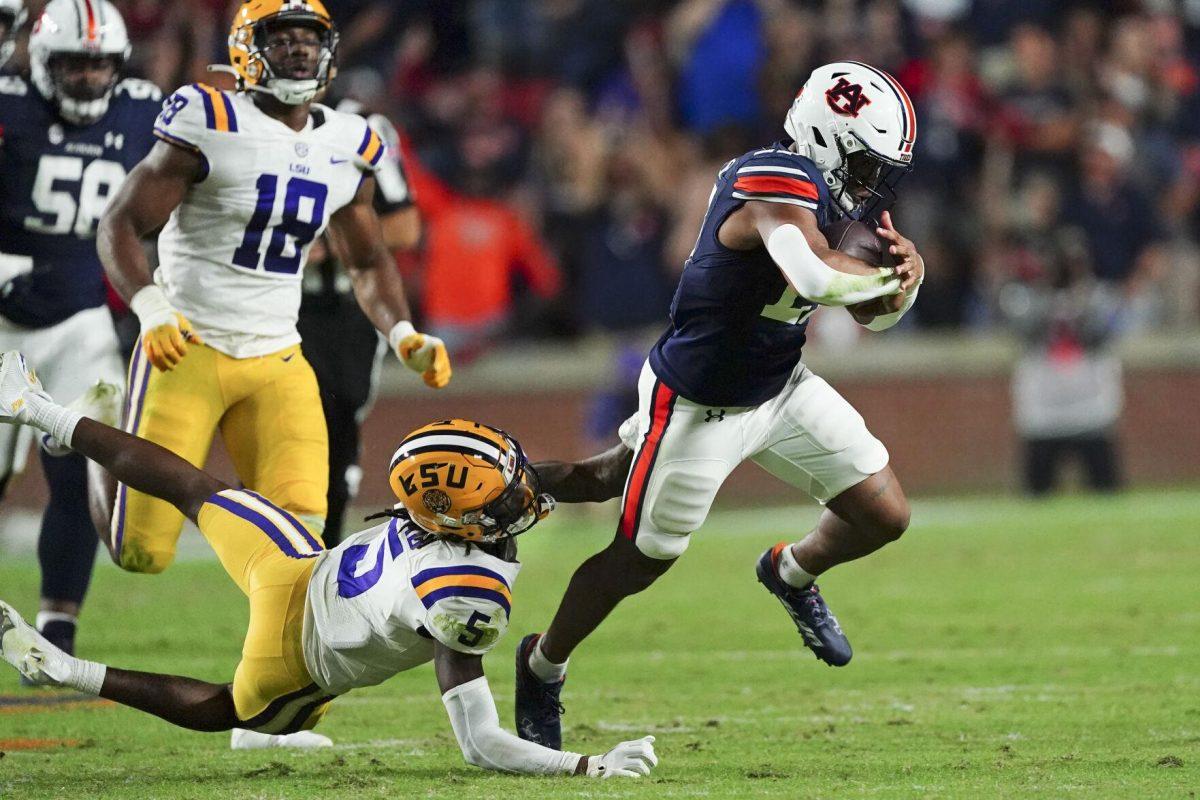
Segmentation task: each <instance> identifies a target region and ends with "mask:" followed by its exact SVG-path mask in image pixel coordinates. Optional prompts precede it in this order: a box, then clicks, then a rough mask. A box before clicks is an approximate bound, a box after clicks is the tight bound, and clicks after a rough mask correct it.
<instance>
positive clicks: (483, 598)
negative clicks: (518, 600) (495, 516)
mask: <svg viewBox="0 0 1200 800" xmlns="http://www.w3.org/2000/svg"><path fill="white" fill-rule="evenodd" d="M520 569H521V565H520V563H518V562H511V561H503V560H501V559H499V558H496V557H495V556H492V555H489V554H487V553H485V552H484V551H483V550H481V549H479V548H478V547H470V548H469V549H468V547H467V546H466V545H465V544H459V543H456V542H447V541H444V540H441V539H432V538H430V537H429V536H428V534H426V533H424V532H423V531H422V530H421V529H420V528H417V527H416V526H415V525H413V524H412V523H411V522H409V521H408V520H405V519H392V520H390V521H389V522H388V523H386V524H384V525H379V526H377V527H375V528H371V529H369V530H366V531H363V532H361V533H358V534H355V535H354V536H351V537H350V538H349V539H347V540H346V541H345V542H343V543H342V544H340V545H338V546H337V547H336V548H334V549H333V550H330V551H328V552H326V553H324V554H322V555H321V557H320V560H319V561H318V562H317V565H316V566H315V567H314V568H313V573H312V577H311V579H310V581H309V585H308V602H307V603H306V604H305V606H306V607H305V612H304V662H305V665H306V666H307V667H308V671H309V674H310V675H311V676H312V679H313V680H314V681H315V682H316V683H317V684H318V685H319V686H320V687H321V688H322V689H324V690H326V691H328V692H329V693H331V694H342V693H344V692H347V691H349V690H351V689H356V688H360V687H363V686H374V685H375V684H378V683H382V682H383V681H385V680H387V679H388V678H390V677H392V676H393V675H395V674H396V673H398V672H403V671H404V670H407V669H412V668H413V667H416V666H418V665H420V664H424V663H426V662H428V661H430V660H431V659H432V658H433V650H434V641H435V640H436V641H439V642H441V643H442V644H444V645H445V646H447V647H449V648H451V649H453V650H457V651H459V652H462V653H469V654H474V655H482V654H484V653H486V652H487V651H488V650H490V649H491V648H492V647H493V646H494V645H495V644H496V642H498V641H499V640H500V637H501V636H502V635H503V634H504V631H505V629H506V628H507V627H508V616H509V612H510V610H511V607H512V585H513V583H514V581H515V580H516V577H517V573H518V572H519V571H520Z"/></svg>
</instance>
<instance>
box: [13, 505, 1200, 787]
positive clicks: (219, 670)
mask: <svg viewBox="0 0 1200 800" xmlns="http://www.w3.org/2000/svg"><path fill="white" fill-rule="evenodd" d="M815 515H816V511H815V508H814V507H811V506H809V507H800V508H794V509H772V510H766V511H758V512H754V511H737V512H724V513H718V514H715V515H714V516H713V517H712V519H710V521H709V523H708V525H707V526H706V528H705V529H704V530H703V531H702V532H701V533H700V534H699V535H697V536H696V537H695V539H694V541H693V544H692V547H691V549H690V550H689V552H688V553H687V554H686V556H685V557H684V558H683V559H682V560H681V562H680V563H679V565H678V566H677V567H676V568H675V570H674V571H673V572H672V573H670V574H668V575H667V576H666V577H665V578H664V579H663V580H662V581H661V582H660V584H659V585H658V586H656V587H654V588H653V589H651V590H650V591H649V592H647V593H645V594H643V595H641V596H639V597H637V598H634V599H633V600H631V601H629V602H628V603H627V604H625V605H624V606H622V607H621V608H620V609H619V610H618V612H617V613H616V614H615V615H614V616H613V617H612V618H611V619H610V620H609V621H608V622H607V624H606V625H605V626H603V627H602V628H601V629H600V630H599V631H598V632H597V634H596V635H595V636H594V637H593V638H592V639H591V640H589V641H588V642H587V643H586V644H585V645H584V646H583V648H582V649H581V650H580V651H579V652H578V653H577V654H576V657H575V659H574V661H573V663H572V667H571V675H570V679H569V681H568V683H567V687H566V690H565V693H564V701H565V703H566V704H567V707H568V714H567V716H566V718H565V720H564V722H565V732H564V738H565V741H566V745H567V747H569V748H570V749H573V750H580V751H583V752H600V751H602V750H604V749H606V748H607V747H608V746H611V745H612V744H614V743H616V742H617V741H619V740H621V739H628V738H634V737H636V736H640V735H642V734H643V733H653V734H655V735H656V736H657V737H658V741H657V744H656V747H657V749H658V752H659V754H660V757H661V764H660V766H659V768H658V770H657V771H656V772H655V773H654V775H653V776H652V777H651V778H649V779H643V780H640V781H636V782H634V781H617V780H612V781H607V782H603V783H601V782H587V781H585V780H584V779H579V778H576V779H568V778H562V779H538V778H517V777H510V776H503V775H494V774H488V773H485V772H482V771H479V770H476V769H474V768H471V767H468V766H466V765H465V764H464V763H463V761H462V758H461V756H460V755H459V752H458V747H457V745H456V744H455V742H454V740H453V737H452V735H451V733H450V728H449V724H448V722H447V720H446V717H445V713H444V711H443V709H442V705H441V702H440V699H439V697H438V693H437V690H436V688H435V683H434V678H433V674H432V670H431V669H430V668H429V667H423V668H420V669H417V670H414V671H412V672H410V673H407V674H404V675H400V676H398V677H396V678H395V679H393V680H392V681H390V682H389V683H387V684H385V685H383V686H380V687H376V688H375V689H372V690H365V691H362V692H359V693H356V694H353V695H350V696H348V697H344V698H342V699H340V700H339V701H338V702H337V703H335V705H334V708H333V711H332V712H331V713H330V714H329V716H328V717H327V719H326V721H325V723H324V724H323V725H322V727H321V730H322V731H323V732H324V733H326V734H328V735H330V736H332V737H333V738H334V740H335V741H336V742H337V746H336V747H335V748H334V749H332V750H323V751H319V752H316V753H311V752H310V753H306V754H296V753H288V752H282V751H267V752H262V751H259V752H252V753H245V752H243V753H233V752H231V751H229V749H228V737H227V735H201V734H195V733H188V732H185V731H182V730H178V729H176V728H173V727H171V726H169V725H167V724H165V723H163V722H160V721H158V720H156V719H154V718H151V717H148V716H145V715H142V714H139V713H137V712H134V711H129V710H126V709H121V708H117V707H114V706H99V707H97V706H88V707H79V706H70V705H60V706H50V705H42V706H32V707H31V706H17V705H14V698H17V699H27V698H31V697H35V698H52V697H54V696H55V695H54V693H52V692H46V691H41V692H28V691H21V690H19V689H18V688H17V681H16V675H15V673H13V672H11V671H9V672H5V673H2V674H0V694H3V695H4V699H3V700H0V703H4V704H5V705H3V706H0V740H2V741H0V749H3V750H7V752H6V753H5V754H4V756H3V758H2V759H0V797H5V798H9V797H11V798H22V799H24V798H41V797H71V798H79V797H86V798H93V797H95V798H100V797H179V798H185V797H186V798H209V797H230V798H234V797H236V798H276V797H317V796H320V797H353V798H356V799H357V798H373V797H379V798H384V797H386V798H409V797H421V798H426V797H431V798H467V797H470V798H474V797H495V798H498V797H531V798H539V800H540V799H541V798H556V797H578V796H586V797H622V798H624V797H655V798H658V797H687V798H690V797H714V798H715V797H722V798H723V797H738V798H740V797H767V796H775V797H804V798H817V797H831V798H832V797H838V798H843V797H922V798H924V797H971V798H975V797H1019V798H1026V797H1053V798H1059V797H1086V798H1118V797H1119V798H1149V797H1170V798H1194V797H1196V795H1197V792H1200V603H1198V601H1200V591H1198V589H1200V577H1198V573H1200V536H1198V534H1200V492H1187V491H1171V492H1157V493H1136V494H1130V495H1127V496H1125V497H1121V498H1114V499H1107V498H1100V499H1098V498H1090V497H1071V498H1065V499H1061V500H1052V501H1047V502H1044V503H1030V502H1024V501H1019V500H1007V499H974V498H967V499H945V500H936V501H927V502H918V503H916V504H915V514H914V523H913V527H912V529H911V530H910V532H909V533H908V535H907V536H906V537H905V538H904V540H902V541H901V542H899V543H898V544H896V545H893V546H891V547H890V548H888V549H886V550H884V551H883V552H881V553H878V554H876V555H875V556H873V557H871V558H868V559H866V560H863V561H861V562H858V563H854V564H850V565H846V566H843V567H841V568H839V569H838V570H836V571H835V572H833V573H831V574H830V575H829V576H827V578H826V579H825V580H823V581H822V586H823V590H824V592H825V596H826V597H827V599H828V600H829V601H830V604H831V606H832V608H833V609H834V610H835V611H836V612H837V614H838V615H839V617H840V619H841V621H842V624H843V626H844V627H845V629H846V631H847V633H848V634H849V636H850V638H851V641H852V642H853V643H854V645H855V650H856V655H855V659H854V661H853V662H852V663H851V664H850V666H848V667H846V668H844V669H840V670H834V669H831V668H828V667H825V666H824V665H822V664H820V663H818V662H817V661H816V660H815V659H813V658H812V656H811V655H810V654H809V652H808V651H807V650H805V649H804V648H803V647H802V646H801V644H800V639H799V636H798V635H797V634H796V633H795V631H794V629H793V628H792V626H791V622H790V621H789V620H788V619H787V617H786V615H785V614H784V612H783V610H782V609H781V608H780V607H779V605H778V603H777V602H776V601H775V600H774V599H773V598H772V597H770V596H769V595H768V594H767V593H766V592H765V591H763V589H762V588H761V587H760V586H759V585H758V584H757V583H756V582H755V581H754V572H753V566H754V560H755V558H756V557H757V556H758V554H759V553H760V552H761V551H762V549H763V548H764V547H766V546H767V545H768V544H771V543H773V542H774V541H776V540H777V539H779V538H783V536H785V535H787V534H788V533H789V532H794V531H799V530H802V529H804V528H806V527H807V526H809V525H810V524H811V522H812V521H813V520H814V519H815ZM558 516H559V519H557V520H555V521H551V522H547V523H545V524H544V525H543V526H542V527H540V528H539V529H538V530H536V531H535V532H534V533H532V534H530V536H529V537H528V538H527V540H526V541H525V542H524V545H523V548H522V553H523V560H524V562H525V568H524V570H523V572H522V574H521V579H520V582H519V583H518V585H517V587H516V592H515V594H516V602H515V604H514V612H513V613H514V618H513V621H512V625H511V628H510V633H509V635H508V636H506V638H505V639H504V640H503V641H502V643H501V645H500V646H499V648H498V649H497V652H495V653H494V654H493V655H492V656H490V657H489V659H488V673H489V676H490V679H491V684H492V688H493V690H494V692H495V693H496V694H497V695H498V697H497V700H498V703H499V706H500V712H501V717H502V719H503V720H504V721H505V724H506V725H508V726H511V724H512V722H511V714H512V697H511V692H512V663H511V659H512V648H513V647H514V646H515V645H516V642H517V641H518V639H519V637H520V636H521V635H522V634H523V633H525V632H527V631H530V630H535V629H539V628H540V627H542V626H544V625H545V624H546V623H547V621H548V620H549V618H550V615H551V613H552V612H553V610H554V608H555V606H556V604H557V601H558V598H559V596H560V594H561V592H562V590H563V588H564V587H565V585H566V581H567V579H568V577H569V576H570V573H571V571H572V569H573V568H574V567H575V565H576V564H578V562H579V561H580V560H581V559H583V558H584V557H585V556H587V555H588V554H590V553H591V552H592V551H594V550H595V549H598V548H599V547H601V546H602V545H603V544H604V543H605V542H606V540H607V538H608V536H609V535H610V531H611V530H612V528H613V525H612V523H611V522H610V521H609V519H608V517H610V516H612V515H603V516H587V517H584V516H571V515H570V514H567V513H560V514H559V515H558ZM36 578H37V576H36V569H35V566H34V564H33V562H32V560H31V559H30V560H19V561H17V562H15V563H11V562H10V563H2V564H0V596H2V597H4V598H5V599H7V600H10V601H13V602H14V603H15V604H16V605H17V606H18V608H19V609H21V610H22V611H24V612H31V611H32V610H33V608H34V600H33V598H34V596H35V594H36V586H37V582H36ZM244 623H245V610H244V608H243V601H242V598H241V596H240V595H239V594H238V593H237V591H236V589H235V588H234V587H233V585H232V584H231V583H230V582H229V581H228V579H227V578H226V577H225V575H224V574H223V573H222V572H221V570H220V567H219V565H217V564H216V562H207V561H200V562H195V561H193V562H190V563H181V564H178V565H176V566H174V567H172V569H171V570H170V571H169V572H167V573H166V574H165V575H161V576H153V577H138V576H129V575H123V574H120V573H118V572H117V571H116V570H115V569H113V568H111V567H107V566H106V567H104V568H102V569H100V570H98V574H97V577H96V583H95V589H94V591H93V594H92V597H91V602H90V606H89V610H88V614H87V617H86V620H85V627H84V628H83V629H82V634H81V639H80V642H79V646H80V650H81V653H82V654H84V655H86V656H88V657H92V658H96V659H99V660H103V661H107V662H110V663H113V664H116V665H119V666H126V667H132V668H138V669H144V670H155V671H173V672H180V673H184V674H189V675H194V676H197V677H202V678H206V679H210V680H225V679H227V678H228V677H229V676H230V675H231V674H232V670H233V667H234V665H235V663H236V662H237V658H238V653H239V649H240V637H241V630H242V627H243V625H244ZM33 739H52V740H67V741H68V742H69V744H68V745H65V746H63V745H59V746H53V747H46V748H42V749H27V748H29V745H30V742H29V741H28V740H33Z"/></svg>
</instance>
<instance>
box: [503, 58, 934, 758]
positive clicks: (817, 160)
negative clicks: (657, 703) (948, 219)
mask: <svg viewBox="0 0 1200 800" xmlns="http://www.w3.org/2000/svg"><path fill="white" fill-rule="evenodd" d="M784 127H785V129H786V131H787V134H788V138H787V139H785V140H783V141H780V142H777V143H775V144H773V145H771V146H769V147H764V148H762V149H760V150H754V151H752V152H749V153H745V154H744V155H741V156H739V157H737V158H734V159H733V160H731V161H729V162H728V163H726V164H725V166H724V167H723V168H722V169H721V171H720V173H719V174H718V175H717V180H716V185H715V186H714V187H713V190H712V194H711V196H710V199H709V203H708V210H707V212H706V214H705V217H704V220H703V222H702V223H701V226H700V234H699V236H698V238H697V240H696V245H695V248H694V249H693V251H692V254H691V256H690V257H689V258H688V260H687V262H686V264H685V269H684V271H683V275H682V277H681V278H680V281H679V287H678V289H677V290H676V293H675V298H674V300H673V302H672V304H671V324H670V327H669V328H668V329H667V331H666V333H664V334H663V336H662V337H661V338H660V339H659V341H658V343H657V344H655V345H654V347H653V348H652V349H651V351H650V356H649V359H648V361H647V363H646V365H645V366H644V368H643V370H642V377H641V382H640V386H639V394H640V408H639V410H638V412H637V414H636V415H635V416H634V417H632V418H630V419H629V420H628V421H627V422H626V423H625V424H624V425H623V426H622V439H623V440H624V441H625V442H626V443H627V444H628V445H629V446H630V447H631V448H633V449H634V450H635V455H634V457H633V462H632V467H631V468H630V470H629V472H628V477H627V480H626V483H625V488H624V499H623V503H622V508H621V517H620V522H619V524H618V528H617V535H616V538H615V540H614V541H613V543H612V544H611V545H609V547H608V548H607V549H605V550H603V551H602V552H600V553H598V554H597V555H595V556H593V557H592V558H591V559H589V560H588V561H586V562H585V563H584V564H583V565H582V566H581V567H580V568H579V569H578V570H577V571H576V573H575V575H574V577H573V578H572V580H571V583H570V586H569V587H568V589H567V593H566V596H565V597H564V598H563V600H562V603H561V605H560V606H559V609H558V612H557V614H556V615H555V617H554V621H553V622H552V623H551V625H550V628H549V629H548V630H547V631H546V633H545V634H544V635H542V636H538V635H536V634H532V635H530V636H527V637H525V639H524V640H523V641H522V642H521V644H520V646H519V647H518V650H517V729H518V731H519V732H520V734H521V735H522V736H525V737H527V738H529V739H531V740H533V741H539V742H541V743H543V744H545V745H547V746H548V747H558V746H559V743H560V740H561V729H560V720H559V718H560V714H561V710H562V707H561V705H560V704H559V693H560V692H561V690H562V685H563V679H564V678H565V675H566V666H567V659H568V657H569V656H570V654H571V652H572V651H573V650H574V649H575V647H576V646H577V645H578V644H579V643H580V642H581V641H582V640H583V639H584V637H586V636H587V635H588V634H589V633H591V631H592V630H594V629H595V628H596V626H597V625H599V624H600V622H601V621H602V620H603V619H604V618H605V617H606V616H607V615H608V613H609V612H610V611H612V609H613V608H614V607H615V606H616V605H617V603H619V602H620V601H621V599H622V598H624V597H627V596H629V595H631V594H634V593H636V592H640V591H641V590H643V589H645V588H646V587H648V586H649V585H650V584H652V583H653V582H654V581H655V580H656V579H657V578H658V577H659V576H660V575H662V574H663V573H664V572H666V571H667V569H669V568H670V566H671V564H672V563H674V561H675V559H677V558H678V557H679V556H680V555H682V554H683V551H684V550H685V549H686V548H687V546H688V540H689V537H690V536H691V534H692V532H693V531H695V530H696V529H697V528H699V527H700V526H701V525H702V524H703V522H704V519H705V517H706V516H707V515H708V510H709V508H710V506H711V505H712V502H713V498H714V497H715V496H716V494H717V490H718V489H719V488H720V486H721V483H722V482H723V481H724V480H725V478H726V477H728V475H729V473H730V472H732V471H733V469H734V468H735V467H736V466H737V465H738V464H740V463H741V462H742V461H744V460H746V459H750V460H752V461H754V462H755V463H757V464H758V465H759V466H761V467H762V468H763V469H765V470H767V471H768V472H770V473H771V474H772V475H774V476H776V477H777V478H779V479H781V480H783V481H785V482H786V483H788V484H790V485H792V486H795V487H796V488H798V489H800V490H802V491H804V492H806V493H807V494H809V495H811V496H812V497H813V498H815V499H816V500H817V501H818V502H820V503H822V504H823V505H824V506H825V511H824V513H823V514H822V516H821V518H820V521H819V522H818V524H817V527H816V528H815V529H814V530H813V531H811V532H810V533H809V534H808V535H807V536H805V537H804V538H803V539H802V540H800V541H799V542H796V543H794V544H785V543H781V544H778V545H776V546H774V547H771V548H768V549H767V551H766V552H764V553H763V554H762V557H761V558H760V559H759V561H758V564H757V566H756V571H757V574H758V579H759V580H760V581H761V582H762V583H763V584H765V586H766V587H767V589H768V590H769V591H770V592H771V593H772V594H774V595H775V596H776V597H777V598H778V599H779V600H780V602H782V603H783V606H784V608H785V609H786V610H787V612H788V614H789V615H791V617H792V619H793V620H794V622H795V624H796V626H797V628H798V629H799V631H800V633H801V635H802V637H803V641H804V644H805V645H806V646H808V647H809V648H810V649H811V650H812V651H813V652H814V653H815V654H816V656H817V657H818V658H819V659H821V660H822V661H824V662H825V663H827V664H831V665H834V666H842V665H844V664H846V663H847V662H849V660H850V656H851V648H850V643H849V641H847V639H846V636H845V635H844V634H843V632H842V629H841V627H840V626H839V625H838V621H837V619H836V618H835V617H834V615H833V614H832V613H830V611H829V609H828V607H827V606H826V604H825V601H824V599H822V597H821V594H820V592H819V591H818V589H817V585H816V583H815V581H816V579H817V576H819V575H820V574H822V573H823V572H825V570H827V569H829V568H830V567H833V566H835V565H837V564H840V563H843V562H845V561H849V560H852V559H855V558H859V557H861V556H864V555H867V554H868V553H871V552H873V551H874V550H876V549H878V548H880V547H882V546H883V545H885V544H887V543H888V542H890V541H893V540H895V539H896V538H898V537H899V536H900V535H901V534H902V533H903V532H904V530H905V529H906V527H907V526H908V519H909V508H908V501H907V500H906V499H905V496H904V493H903V491H901V489H900V483H899V481H898V480H897V479H896V476H895V475H894V474H893V472H892V470H891V468H890V467H889V466H888V453H887V450H886V449H885V448H884V446H883V445H882V444H881V443H880V442H879V440H878V439H876V438H875V437H874V436H872V435H871V433H870V432H869V431H868V430H867V427H866V424H865V423H864V422H863V418H862V416H860V415H859V413H858V412H857V411H855V410H854V409H853V408H851V406H850V405H849V404H848V403H847V402H846V401H845V400H844V399H843V398H842V397H841V395H839V394H838V393H837V392H836V391H835V390H834V389H833V388H832V387H831V386H830V385H829V384H828V383H826V382H825V381H823V380H821V378H819V377H817V376H816V375H814V374H813V373H812V372H811V371H810V370H809V369H808V368H807V367H805V366H804V363H803V362H802V361H801V347H802V346H803V345H804V331H805V327H806V325H807V322H808V319H809V317H810V315H811V314H812V313H813V311H815V310H816V308H817V306H818V305H826V306H846V307H852V313H853V314H854V315H855V319H857V320H859V321H860V322H862V323H864V324H866V325H867V327H869V328H871V329H872V330H883V329H885V328H887V327H890V326H891V325H894V324H895V323H896V322H897V321H899V319H900V318H901V317H902V316H903V315H904V313H905V312H906V311H908V309H909V308H911V307H912V304H913V302H914V301H915V300H916V297H917V288H918V286H919V285H920V282H921V279H922V276H923V275H924V264H923V262H922V260H921V256H920V255H919V254H918V253H917V249H916V247H915V246H914V245H913V243H912V242H911V241H909V240H908V239H906V238H905V237H904V236H903V235H901V234H900V233H899V232H898V231H897V230H896V229H895V228H894V227H893V225H892V221H891V217H890V215H889V214H888V212H887V211H883V212H882V216H881V226H880V227H879V228H877V233H878V235H879V236H881V237H883V238H884V239H886V240H887V242H888V243H889V244H888V249H889V251H890V252H891V254H892V255H893V256H894V257H895V259H896V260H897V261H898V264H897V266H895V267H880V266H878V265H874V264H867V263H865V262H863V261H859V260H857V259H855V258H851V257H850V256H847V255H845V254H843V253H839V252H837V251H835V250H833V249H831V247H830V246H829V243H828V242H827V241H826V239H825V237H824V235H822V233H821V229H822V228H824V227H825V226H827V225H829V224H830V223H832V222H834V221H835V220H837V219H840V218H842V217H845V216H850V217H853V218H864V219H866V218H873V217H874V215H875V214H876V213H878V212H879V210H880V209H881V208H884V207H886V205H887V204H888V203H889V202H890V201H891V200H892V199H893V197H894V187H895V184H896V180H898V178H899V177H900V176H902V175H903V174H904V173H905V172H906V171H907V170H908V169H909V167H910V165H911V161H912V148H913V142H914V141H915V138H916V119H915V117H914V115H913V107H912V102H911V101H910V100H909V98H908V95H907V94H906V93H905V91H904V89H903V88H902V87H901V86H900V84H899V83H898V82H897V81H896V80H895V79H894V78H893V77H892V76H890V75H888V74H887V73H885V72H883V71H881V70H878V69H875V68H874V67H871V66H868V65H866V64H861V63H857V62H840V63H834V64H828V65H826V66H823V67H819V68H818V69H816V70H815V71H814V72H813V73H812V75H811V76H810V77H809V79H808V81H807V82H806V83H805V85H804V87H803V89H802V90H801V91H800V94H799V95H798V96H797V97H796V100H795V102H794V103H793V105H792V107H791V109H790V110H789V112H788V114H787V118H786V120H785V123H784Z"/></svg>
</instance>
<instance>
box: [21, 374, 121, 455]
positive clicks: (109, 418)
mask: <svg viewBox="0 0 1200 800" xmlns="http://www.w3.org/2000/svg"><path fill="white" fill-rule="evenodd" d="M122 395H123V392H122V391H121V387H120V386H117V385H116V384H115V383H109V382H108V381H106V380H104V379H97V380H96V382H95V383H93V384H92V385H91V386H89V387H88V390H87V391H86V392H84V393H83V394H81V395H79V397H76V398H75V399H74V400H72V401H71V404H70V405H68V406H67V408H68V409H70V410H71V411H76V412H78V413H79V414H82V415H83V416H85V417H87V418H88V419H94V420H96V421H97V422H102V423H104V424H105V425H108V426H110V427H116V426H117V425H119V424H120V422H121V403H122V401H123V400H124V398H123V396H122ZM41 443H42V449H43V450H45V451H46V454H47V455H51V456H65V455H67V454H68V453H70V452H72V451H71V448H69V447H67V446H66V445H65V444H62V443H61V442H59V441H58V440H57V439H55V438H54V437H53V436H51V435H50V434H48V433H43V434H42V438H41Z"/></svg>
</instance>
